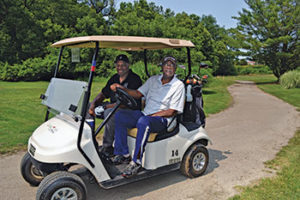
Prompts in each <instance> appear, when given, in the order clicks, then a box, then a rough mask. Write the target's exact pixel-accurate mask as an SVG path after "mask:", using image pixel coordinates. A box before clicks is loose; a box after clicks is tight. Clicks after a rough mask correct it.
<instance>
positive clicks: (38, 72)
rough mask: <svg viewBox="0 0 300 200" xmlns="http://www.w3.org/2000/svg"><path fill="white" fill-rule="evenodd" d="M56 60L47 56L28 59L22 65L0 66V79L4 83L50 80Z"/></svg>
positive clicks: (6, 64)
mask: <svg viewBox="0 0 300 200" xmlns="http://www.w3.org/2000/svg"><path fill="white" fill-rule="evenodd" d="M55 65H56V58H55V57H52V56H50V55H49V56H47V57H45V58H44V59H42V58H29V59H27V60H25V61H23V62H22V64H15V65H8V63H5V64H4V66H1V68H2V69H1V70H0V79H1V80H4V81H40V80H50V78H51V76H52V74H53V73H54V68H55Z"/></svg>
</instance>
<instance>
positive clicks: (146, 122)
mask: <svg viewBox="0 0 300 200" xmlns="http://www.w3.org/2000/svg"><path fill="white" fill-rule="evenodd" d="M136 126H137V128H138V132H137V137H136V142H135V150H134V155H133V161H134V162H138V163H139V164H141V161H142V157H143V152H144V149H145V146H146V144H147V141H148V137H149V134H150V133H151V132H158V131H161V130H164V129H166V128H167V120H166V119H165V118H163V117H151V116H143V117H141V118H140V119H139V120H138V122H137V125H136Z"/></svg>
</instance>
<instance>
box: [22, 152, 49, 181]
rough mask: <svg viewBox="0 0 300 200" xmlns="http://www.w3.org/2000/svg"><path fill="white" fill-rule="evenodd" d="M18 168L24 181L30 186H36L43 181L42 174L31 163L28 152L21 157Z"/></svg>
mask: <svg viewBox="0 0 300 200" xmlns="http://www.w3.org/2000/svg"><path fill="white" fill-rule="evenodd" d="M20 168H21V174H22V176H23V178H24V180H25V181H26V182H28V183H29V184H30V185H32V186H38V185H39V184H40V182H41V181H42V180H43V179H44V176H43V174H42V172H41V171H39V170H38V169H37V168H36V167H35V166H34V165H33V163H32V162H31V156H30V154H29V153H28V152H27V153H26V154H25V155H24V156H23V158H22V161H21V166H20Z"/></svg>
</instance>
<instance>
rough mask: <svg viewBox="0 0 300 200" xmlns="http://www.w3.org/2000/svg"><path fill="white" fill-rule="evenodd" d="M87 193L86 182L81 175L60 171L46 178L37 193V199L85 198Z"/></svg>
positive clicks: (80, 199) (79, 199)
mask: <svg viewBox="0 0 300 200" xmlns="http://www.w3.org/2000/svg"><path fill="white" fill-rule="evenodd" d="M86 193H87V192H86V187H85V184H84V182H83V181H82V179H81V178H80V177H79V176H77V175H75V174H72V173H70V172H65V171H58V172H54V173H52V174H50V175H48V176H46V177H45V178H44V180H43V181H42V182H41V184H40V186H39V188H38V191H37V193H36V200H52V199H69V198H72V199H76V200H85V199H86ZM55 197H57V198H55ZM63 197H64V198H63Z"/></svg>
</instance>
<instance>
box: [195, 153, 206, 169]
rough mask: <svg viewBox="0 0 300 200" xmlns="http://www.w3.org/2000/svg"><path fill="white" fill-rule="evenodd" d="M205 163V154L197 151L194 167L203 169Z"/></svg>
mask: <svg viewBox="0 0 300 200" xmlns="http://www.w3.org/2000/svg"><path fill="white" fill-rule="evenodd" d="M204 165H205V155H204V153H202V152H199V153H197V154H196V155H195V156H194V158H193V168H194V170H196V171H200V170H202V169H203V167H204Z"/></svg>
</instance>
